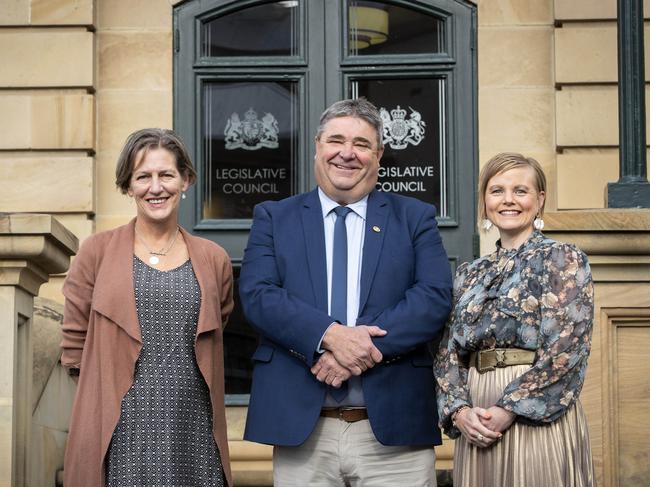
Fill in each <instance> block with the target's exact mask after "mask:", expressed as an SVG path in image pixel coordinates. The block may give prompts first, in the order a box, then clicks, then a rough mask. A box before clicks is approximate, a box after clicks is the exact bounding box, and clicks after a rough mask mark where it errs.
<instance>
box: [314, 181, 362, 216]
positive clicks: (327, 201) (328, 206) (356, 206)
mask: <svg viewBox="0 0 650 487" xmlns="http://www.w3.org/2000/svg"><path fill="white" fill-rule="evenodd" d="M318 198H319V199H320V206H321V208H322V210H323V218H326V217H327V215H329V214H330V212H331V211H332V210H333V209H334V208H336V207H337V206H341V205H339V204H338V203H337V202H336V201H334V200H333V199H332V198H330V197H329V196H327V195H326V194H325V192H324V191H323V190H322V189H320V187H319V188H318ZM345 206H347V207H348V208H350V209H351V210H352V211H354V212H355V213H356V214H357V215H359V216H360V217H361V218H363V219H364V220H365V219H366V210H367V209H368V195H365V196H364V197H363V198H361V199H360V200H359V201H355V202H354V203H350V204H349V205H345Z"/></svg>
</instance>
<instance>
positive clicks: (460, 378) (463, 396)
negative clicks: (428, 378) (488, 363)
mask: <svg viewBox="0 0 650 487" xmlns="http://www.w3.org/2000/svg"><path fill="white" fill-rule="evenodd" d="M467 267H468V264H467V263H463V264H461V265H460V266H459V267H458V270H457V271H456V278H455V280H454V306H453V308H452V312H451V314H450V316H449V320H448V321H447V324H446V325H445V330H444V333H443V336H442V340H441V341H440V348H439V349H438V353H437V354H436V357H435V360H434V365H433V372H434V374H435V377H436V396H437V400H438V417H439V419H440V427H441V428H442V429H443V430H444V432H445V433H446V434H447V436H449V437H450V438H457V437H458V436H460V431H459V430H458V429H457V428H456V427H455V426H453V424H452V421H451V418H452V416H453V414H454V412H456V410H457V409H458V408H460V407H461V406H465V405H468V406H471V404H472V402H471V399H470V395H469V389H468V387H467V367H466V366H465V365H463V356H462V350H461V348H460V347H459V346H458V343H457V342H456V340H454V337H453V329H454V311H453V310H454V309H455V308H456V304H457V302H458V299H459V298H460V296H462V294H463V292H464V287H463V284H464V282H465V277H466V275H467Z"/></svg>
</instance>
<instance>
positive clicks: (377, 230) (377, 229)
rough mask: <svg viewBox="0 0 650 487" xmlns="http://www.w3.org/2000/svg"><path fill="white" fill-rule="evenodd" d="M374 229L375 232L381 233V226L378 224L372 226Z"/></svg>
mask: <svg viewBox="0 0 650 487" xmlns="http://www.w3.org/2000/svg"><path fill="white" fill-rule="evenodd" d="M372 231H373V232H375V233H379V232H381V228H379V227H378V226H377V225H375V226H374V227H372Z"/></svg>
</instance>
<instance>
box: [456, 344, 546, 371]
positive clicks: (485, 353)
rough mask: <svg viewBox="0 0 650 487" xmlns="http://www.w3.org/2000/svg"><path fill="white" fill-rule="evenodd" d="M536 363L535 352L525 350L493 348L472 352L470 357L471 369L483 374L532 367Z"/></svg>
mask: <svg viewBox="0 0 650 487" xmlns="http://www.w3.org/2000/svg"><path fill="white" fill-rule="evenodd" d="M533 363H535V352H534V351H532V350H524V349H523V348H492V349H490V350H480V351H478V352H472V353H471V354H470V356H469V363H468V366H469V367H475V368H476V370H477V371H478V372H479V373H481V374H483V373H484V372H489V371H491V370H494V369H495V368H497V367H508V366H510V365H532V364H533Z"/></svg>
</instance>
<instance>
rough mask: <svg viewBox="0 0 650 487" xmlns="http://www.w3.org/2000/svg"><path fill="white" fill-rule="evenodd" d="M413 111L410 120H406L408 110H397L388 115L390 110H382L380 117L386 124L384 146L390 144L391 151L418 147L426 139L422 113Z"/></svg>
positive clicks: (398, 108) (398, 107)
mask: <svg viewBox="0 0 650 487" xmlns="http://www.w3.org/2000/svg"><path fill="white" fill-rule="evenodd" d="M409 110H411V114H410V115H409V118H408V119H407V118H406V110H404V109H403V108H400V106H399V105H397V108H394V109H393V110H391V111H390V113H388V110H386V109H385V108H383V107H382V108H381V109H380V110H379V115H380V116H381V120H382V122H383V124H384V139H383V142H384V145H386V144H388V145H389V146H390V148H391V149H406V147H407V146H408V145H409V144H413V145H418V144H419V143H420V142H422V140H423V139H424V127H425V126H426V124H425V123H424V120H422V115H420V112H417V111H415V110H413V109H412V108H411V107H409Z"/></svg>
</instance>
